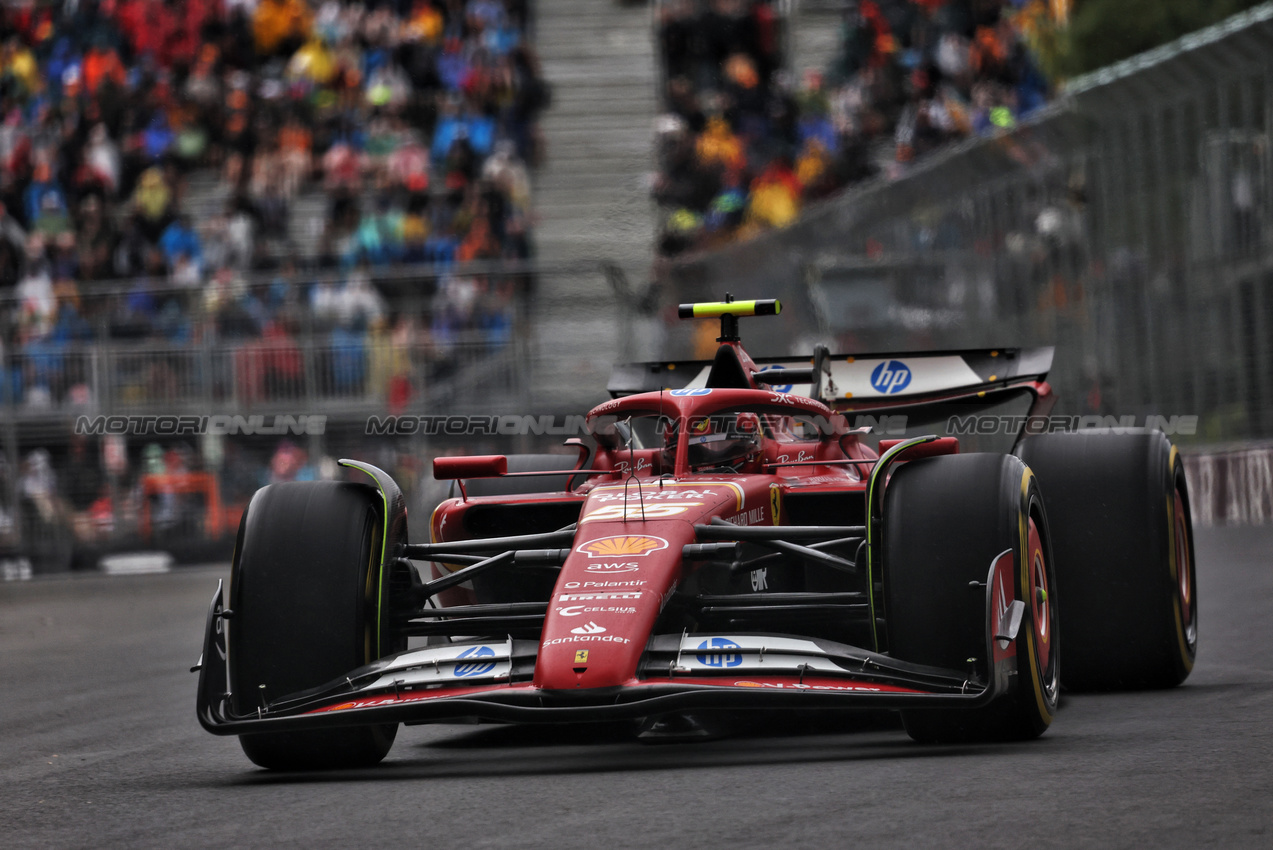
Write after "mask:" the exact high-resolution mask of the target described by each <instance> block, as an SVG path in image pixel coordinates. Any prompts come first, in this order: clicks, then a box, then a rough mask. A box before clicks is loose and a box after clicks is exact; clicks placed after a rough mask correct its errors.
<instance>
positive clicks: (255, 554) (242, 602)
mask: <svg viewBox="0 0 1273 850" xmlns="http://www.w3.org/2000/svg"><path fill="white" fill-rule="evenodd" d="M381 510H382V508H381V502H380V498H379V496H378V495H377V493H376V491H375V490H374V489H372V488H371V487H367V486H365V485H363V484H350V483H339V482H330V481H322V482H304V483H290V484H272V485H270V486H268V487H265V488H263V489H261V490H259V491H257V493H256V495H255V496H253V497H252V501H251V502H250V503H249V504H248V508H247V510H246V511H244V514H243V520H242V522H241V523H240V525H239V537H238V541H237V544H236V546H235V554H234V562H233V565H232V567H231V573H230V608H231V610H232V611H233V612H234V616H233V618H232V620H231V621H230V625H229V629H230V634H229V662H230V688H231V693H232V694H233V696H232V702H233V708H234V713H235V714H236V715H239V716H252V715H255V713H256V712H257V709H258V708H260V707H261V706H262V705H264V704H268V703H269V702H270V701H271V700H275V699H278V698H279V697H282V696H285V695H287V694H291V693H294V692H296V691H300V690H304V689H306V688H312V687H316V686H318V685H323V684H326V683H327V682H330V681H331V680H332V679H335V678H337V677H339V676H343V675H345V674H346V673H348V672H349V671H350V670H353V669H354V668H356V667H360V666H362V665H364V664H367V663H369V662H371V661H373V660H375V659H376V658H378V657H380V656H382V655H387V654H389V653H390V652H393V651H396V650H398V649H400V648H404V647H398V646H392V645H390V641H389V640H388V632H387V623H381V622H380V617H379V613H380V609H381V607H382V606H383V605H384V600H383V599H382V598H381V596H382V591H381V577H380V559H381V540H382V539H383V534H384V520H383V518H382V516H381ZM387 583H388V582H387V581H386V584H387ZM397 730H398V727H397V724H387V725H378V726H358V727H348V728H338V729H321V730H314V731H305V732H266V733H255V734H246V735H240V736H239V741H240V743H241V744H242V745H243V751H244V752H245V753H246V754H247V757H248V758H249V759H251V760H252V761H253V762H254V763H256V764H258V765H260V766H261V767H265V768H270V769H273V770H319V769H327V768H342V767H365V766H370V765H373V764H376V763H377V762H379V761H380V760H381V759H383V758H384V757H385V754H386V753H388V752H389V747H390V746H391V745H392V744H393V739H394V736H395V735H396V734H397Z"/></svg>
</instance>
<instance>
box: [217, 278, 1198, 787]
mask: <svg viewBox="0 0 1273 850" xmlns="http://www.w3.org/2000/svg"><path fill="white" fill-rule="evenodd" d="M681 309H682V315H686V316H689V317H719V318H720V320H721V325H722V333H721V337H720V347H719V349H718V351H717V352H716V356H715V359H714V360H712V361H711V362H710V363H702V362H700V363H686V362H679V363H666V362H664V363H654V364H641V365H637V366H631V367H621V368H620V369H618V370H617V371H616V374H615V378H614V380H613V382H612V385H611V392H612V394H613V395H614V396H615V398H613V399H612V400H611V401H608V402H606V403H604V404H602V405H600V406H598V407H596V408H594V409H593V410H592V411H590V412H589V413H588V415H587V418H586V423H587V430H588V433H589V435H590V437H591V442H592V443H594V445H589V444H588V443H586V442H585V441H584V440H580V439H575V440H571V441H568V442H570V443H572V444H574V445H575V446H576V447H577V449H578V451H579V460H578V462H577V463H576V464H575V466H574V468H573V469H565V468H563V467H564V466H566V465H568V464H563V462H562V461H563V457H562V456H560V455H537V456H520V457H517V456H515V457H513V458H508V457H505V456H482V457H459V458H439V459H438V460H437V461H435V464H434V474H435V476H436V477H437V478H439V479H455V480H456V481H457V485H458V491H459V495H458V497H457V498H452V499H449V500H447V501H444V502H443V503H442V504H440V505H439V506H438V507H437V509H436V510H435V511H434V513H433V516H432V519H431V522H430V531H431V538H432V541H433V542H431V543H428V544H412V543H409V542H408V541H407V532H406V529H407V523H406V513H405V509H404V506H403V499H402V495H401V493H400V491H399V490H398V487H397V486H396V485H395V484H394V482H393V481H392V480H391V479H390V477H389V476H388V475H386V474H385V473H384V472H382V471H380V470H378V469H376V468H374V467H371V466H368V465H366V464H361V463H357V462H355V461H342V463H344V464H345V465H346V466H349V467H353V468H356V469H359V470H362V471H363V472H365V473H367V475H368V476H369V477H370V479H371V481H372V482H373V483H374V486H367V485H363V484H354V483H336V482H316V483H297V484H279V485H271V486H269V487H266V488H264V489H262V490H260V491H259V492H258V493H257V494H256V495H255V496H254V497H253V499H252V501H251V503H250V505H249V507H248V509H247V511H246V512H245V514H244V517H243V521H242V524H241V527H240V529H239V536H238V543H237V547H236V550H235V557H234V563H233V568H232V573H231V579H230V589H229V598H228V600H224V599H223V594H222V591H221V589H220V588H218V589H217V593H216V595H215V597H214V599H213V602H212V605H211V609H210V611H209V614H208V620H207V631H206V636H205V644H204V652H203V657H202V659H201V662H200V664H199V666H198V668H197V669H199V670H200V677H199V694H198V716H199V720H200V722H201V723H202V724H203V726H204V727H205V728H206V729H207V730H208V731H210V732H213V733H216V734H220V735H238V736H240V740H241V742H242V745H243V749H244V750H245V752H246V753H247V755H248V757H249V758H250V759H251V760H252V761H254V762H255V763H257V764H259V765H262V766H264V767H268V768H278V769H301V768H323V767H337V766H352V765H366V764H372V763H375V762H377V761H379V760H380V759H382V758H383V757H384V755H385V754H386V753H387V752H388V750H389V747H390V745H391V743H392V741H393V738H394V735H395V733H396V731H397V727H398V724H400V723H407V724H411V723H427V722H430V721H437V720H444V719H454V718H481V719H485V720H492V721H508V722H535V721H539V722H552V723H563V722H574V721H598V720H611V719H625V718H626V719H633V720H642V721H643V723H644V728H645V730H646V732H647V733H648V734H650V735H654V736H657V735H660V734H664V735H675V734H678V733H684V734H692V733H693V732H695V731H698V730H699V729H701V721H702V719H703V718H710V717H712V716H715V715H719V713H720V711H722V710H728V711H739V710H747V709H768V710H782V709H821V708H827V709H846V708H847V709H857V708H861V709H881V708H884V709H897V710H899V711H900V712H901V718H902V722H903V723H904V725H905V728H906V731H907V732H908V733H909V734H910V735H911V736H912V737H913V738H916V739H918V740H920V741H931V742H946V741H956V742H958V741H981V740H995V739H1012V740H1016V739H1026V738H1032V737H1035V736H1037V735H1039V734H1041V733H1042V732H1043V731H1044V730H1045V729H1047V727H1048V725H1049V724H1050V723H1051V722H1052V718H1053V715H1054V714H1055V712H1056V710H1057V704H1058V695H1059V691H1060V689H1061V686H1062V684H1065V685H1066V686H1067V687H1082V688H1128V687H1164V686H1171V685H1175V684H1177V683H1179V682H1180V681H1182V680H1183V679H1184V678H1185V677H1186V676H1187V675H1188V673H1189V670H1190V668H1191V666H1192V664H1193V658H1194V653H1195V649H1196V619H1197V602H1196V586H1195V579H1194V568H1193V543H1192V532H1191V528H1190V522H1189V502H1188V492H1187V490H1186V487H1185V480H1184V474H1183V469H1182V466H1181V462H1180V459H1179V457H1178V455H1177V451H1176V449H1175V448H1174V447H1173V446H1172V445H1171V444H1170V443H1169V442H1168V440H1167V439H1166V438H1165V437H1164V436H1163V435H1162V434H1161V433H1159V432H1149V431H1147V432H1138V433H1109V432H1079V433H1042V434H1039V435H1037V436H1028V437H1025V438H1024V439H1022V438H1021V434H1022V433H1023V432H1028V431H1035V430H1044V431H1046V430H1047V429H1046V428H1043V429H1040V428H1036V427H1034V423H1038V422H1046V421H1047V419H1046V414H1047V413H1048V411H1049V409H1050V408H1051V405H1052V401H1053V399H1052V395H1051V390H1050V388H1049V387H1048V384H1047V383H1046V382H1045V381H1044V378H1045V376H1046V373H1047V371H1048V369H1049V367H1050V365H1051V357H1052V352H1051V350H1050V349H1034V350H1027V349H1001V350H997V351H974V352H967V351H965V352H945V353H937V354H931V353H930V354H915V355H910V354H887V355H876V356H856V357H847V356H842V355H837V356H831V355H830V354H829V353H828V352H827V351H826V350H825V349H822V348H819V349H818V350H817V352H816V353H815V355H814V357H812V358H811V359H808V360H805V361H790V360H786V361H782V360H767V361H760V362H757V361H755V360H753V359H752V358H751V357H749V356H748V355H747V353H746V352H745V351H744V350H743V348H742V346H741V345H740V343H739V337H738V318H739V317H740V316H748V315H760V314H774V313H777V312H778V311H779V305H778V304H777V302H773V301H768V302H766V301H751V302H734V301H727V302H722V303H716V304H695V305H684V306H683V307H682V308H681ZM987 423H989V424H988V425H987ZM1004 423H1008V425H1009V426H1010V428H1011V427H1012V426H1015V430H1012V433H1010V434H1008V436H1007V438H1006V446H1005V447H1000V450H998V451H968V449H970V448H972V449H978V448H990V446H988V445H987V444H986V443H987V440H989V439H991V438H993V437H994V435H995V434H1000V436H1002V434H1001V433H1000V432H1002V431H1003V430H1004V429H1003V425H1004ZM881 430H882V431H884V432H886V433H884V434H883V435H882V437H881V435H880V434H879V432H880V431H881ZM889 431H896V432H899V433H898V434H897V435H894V436H890V435H889V434H888V433H887V432H889ZM951 432H955V433H953V434H952V433H951ZM912 434H913V436H912ZM1008 450H1011V451H1008ZM417 564H423V565H425V567H424V569H423V577H422V575H421V569H420V568H419V567H418V566H417ZM412 637H415V638H417V641H415V642H416V643H421V642H422V641H420V640H419V638H422V637H427V638H428V639H429V640H428V642H427V644H426V645H423V646H418V647H414V648H409V643H408V641H409V639H410V638H412ZM1062 640H1064V668H1062V663H1061V662H1062V652H1061V641H1062ZM1063 671H1064V672H1063Z"/></svg>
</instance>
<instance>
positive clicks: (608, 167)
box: [532, 0, 658, 410]
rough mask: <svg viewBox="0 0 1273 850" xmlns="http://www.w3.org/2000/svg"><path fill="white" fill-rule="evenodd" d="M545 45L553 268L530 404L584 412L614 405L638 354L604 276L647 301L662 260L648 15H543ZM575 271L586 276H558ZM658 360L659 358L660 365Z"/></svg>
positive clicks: (538, 184) (558, 4) (539, 317)
mask: <svg viewBox="0 0 1273 850" xmlns="http://www.w3.org/2000/svg"><path fill="white" fill-rule="evenodd" d="M536 44H537V50H538V52H539V57H540V62H541V64H542V67H543V72H544V76H545V78H546V79H547V80H548V82H549V84H550V85H551V86H552V90H553V100H552V106H551V108H550V109H548V110H546V111H545V112H544V113H543V114H542V115H541V117H540V128H541V130H542V133H543V137H544V142H545V149H546V157H545V161H544V162H543V164H542V165H541V166H540V168H539V169H537V171H536V173H535V209H536V213H535V215H536V226H535V243H536V250H537V255H538V258H539V260H540V261H541V262H542V263H543V264H544V265H545V267H546V269H548V271H546V273H545V274H543V275H541V277H540V280H539V285H538V290H537V291H536V295H535V305H534V315H535V319H536V322H535V328H536V330H535V334H536V339H535V342H534V354H533V356H534V358H535V367H536V368H535V370H534V378H533V393H532V395H533V396H534V397H535V398H537V399H541V400H542V402H543V403H545V404H550V405H552V406H554V407H560V408H562V409H563V410H574V409H577V408H579V407H582V406H586V405H589V404H592V403H595V402H596V401H599V400H601V399H602V398H604V390H605V385H606V382H607V380H608V378H609V373H610V367H611V365H612V363H613V362H614V361H615V360H617V359H624V358H629V357H635V356H645V355H644V352H641V351H638V350H637V349H638V348H639V347H640V346H639V345H637V342H636V341H637V339H644V338H645V335H644V334H640V333H634V332H633V330H632V322H634V321H639V320H637V319H634V318H633V317H632V312H633V310H632V306H631V304H629V303H627V302H626V301H625V300H623V299H620V298H619V297H618V296H616V294H615V289H614V287H612V285H611V283H610V282H609V280H608V278H607V276H606V274H605V273H604V272H603V271H602V265H603V264H605V263H610V264H613V265H614V266H616V267H618V268H619V269H620V270H621V271H622V275H623V278H624V279H625V280H626V284H627V286H628V287H629V288H630V289H636V290H638V291H639V290H641V289H643V288H644V287H645V285H646V283H647V281H648V278H649V269H650V263H651V261H652V259H653V243H654V214H653V213H654V211H653V206H652V204H651V201H650V196H649V189H648V180H649V175H650V173H651V172H652V171H653V169H654V152H653V129H654V119H655V116H656V115H657V112H658V103H657V96H656V95H657V93H656V83H657V73H658V71H657V68H656V64H655V51H654V42H653V38H652V33H651V19H650V10H649V9H648V8H646V7H644V6H629V5H624V4H617V3H613V2H600V3H598V2H596V0H553V2H552V3H542V4H540V5H539V7H538V20H537V23H536ZM563 266H568V267H569V268H571V269H581V270H582V271H579V272H571V273H568V274H567V273H560V274H558V273H554V272H553V271H552V269H554V268H561V267H563ZM651 356H652V355H651Z"/></svg>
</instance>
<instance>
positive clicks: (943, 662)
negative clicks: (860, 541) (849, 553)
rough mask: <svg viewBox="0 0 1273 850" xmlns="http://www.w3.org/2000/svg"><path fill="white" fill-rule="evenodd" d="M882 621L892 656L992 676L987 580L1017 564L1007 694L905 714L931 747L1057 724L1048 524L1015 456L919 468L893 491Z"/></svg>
mask: <svg viewBox="0 0 1273 850" xmlns="http://www.w3.org/2000/svg"><path fill="white" fill-rule="evenodd" d="M883 516H884V533H883V542H884V552H883V580H884V604H885V608H884V616H885V621H886V624H887V637H888V651H889V654H890V655H892V656H893V657H894V658H899V659H902V660H905V661H912V662H916V663H919V664H929V665H932V666H936V667H943V668H947V669H954V670H967V671H969V674H970V676H971V674H972V673H973V672H974V671H975V672H976V674H977V676H978V677H980V678H981V679H982V680H983V681H987V680H988V679H987V677H988V676H989V675H990V659H987V658H986V657H985V656H986V643H987V634H986V629H987V624H986V588H985V582H986V575H987V573H988V572H989V570H990V565H991V563H993V562H994V560H995V558H997V557H998V556H999V555H1000V554H1001V553H1003V552H1004V551H1007V550H1011V551H1012V553H1013V555H1014V565H1015V569H1014V571H1013V572H1014V576H1015V582H1014V583H1015V585H1016V586H1015V588H1014V598H1016V599H1020V600H1023V601H1024V602H1025V603H1026V609H1025V616H1024V618H1023V620H1022V623H1021V627H1020V630H1019V631H1018V632H1017V636H1016V638H1015V643H1016V656H1015V657H1016V661H1015V664H1016V671H1015V672H1016V675H1015V676H1011V677H1010V679H1009V681H1010V682H1011V685H1010V689H1009V692H1008V693H1007V694H1006V695H1004V696H1001V697H998V698H997V699H996V700H995V701H994V702H992V703H990V704H989V705H987V706H984V707H982V708H975V709H960V708H954V709H912V710H906V711H903V712H902V722H903V724H904V725H905V726H906V731H907V733H908V734H909V735H910V736H911V737H912V738H914V739H915V740H917V741H922V742H926V743H966V742H974V741H1002V740H1009V741H1015V740H1025V739H1028V738H1035V737H1037V736H1039V735H1041V734H1042V733H1043V732H1044V730H1046V729H1047V728H1048V725H1049V724H1050V723H1051V722H1052V717H1053V715H1054V714H1055V712H1056V708H1057V699H1058V695H1059V686H1060V678H1059V669H1060V666H1059V665H1060V656H1059V652H1058V646H1057V643H1058V640H1057V639H1058V634H1057V604H1056V602H1057V599H1056V596H1057V595H1056V593H1055V592H1054V588H1055V587H1056V581H1055V576H1054V574H1053V568H1052V556H1051V553H1050V551H1049V546H1048V542H1049V541H1048V521H1047V516H1046V514H1045V512H1044V508H1043V499H1042V497H1041V496H1040V493H1039V486H1038V483H1037V482H1036V481H1035V478H1034V475H1033V474H1032V473H1031V472H1030V470H1029V469H1028V468H1027V467H1026V465H1025V464H1024V463H1022V462H1021V461H1020V460H1019V459H1017V458H1015V457H1012V456H1011V455H999V454H967V455H952V456H948V457H937V458H930V459H927V460H917V461H911V462H909V463H907V464H905V465H903V466H902V467H901V468H900V469H898V470H897V471H896V472H895V473H894V474H893V477H892V480H891V481H890V482H889V484H888V487H887V489H886V490H885V491H884V514H883Z"/></svg>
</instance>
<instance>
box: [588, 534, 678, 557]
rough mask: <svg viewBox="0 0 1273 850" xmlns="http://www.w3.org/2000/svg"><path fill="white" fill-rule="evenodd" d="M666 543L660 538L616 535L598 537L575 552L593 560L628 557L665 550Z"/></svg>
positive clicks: (642, 535) (643, 535)
mask: <svg viewBox="0 0 1273 850" xmlns="http://www.w3.org/2000/svg"><path fill="white" fill-rule="evenodd" d="M666 548H667V541H666V540H664V539H663V538H662V537H651V536H649V535H645V534H634V535H618V536H615V537H599V538H597V539H596V540H589V541H588V542H587V543H582V544H580V545H579V548H578V549H576V550H575V551H576V552H578V553H580V554H581V555H589V556H591V557H593V558H617V557H620V556H622V557H625V558H626V557H630V556H632V555H641V556H644V555H648V554H650V553H651V552H656V551H658V550H659V549H666Z"/></svg>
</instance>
